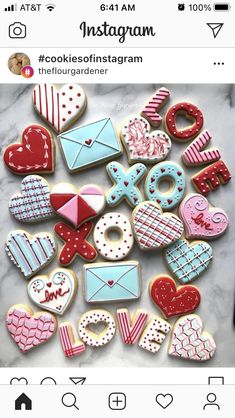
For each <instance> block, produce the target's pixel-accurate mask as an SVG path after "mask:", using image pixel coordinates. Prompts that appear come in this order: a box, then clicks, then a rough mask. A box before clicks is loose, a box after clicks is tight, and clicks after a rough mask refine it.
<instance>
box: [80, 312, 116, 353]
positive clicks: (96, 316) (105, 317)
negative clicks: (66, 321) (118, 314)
mask: <svg viewBox="0 0 235 418" xmlns="http://www.w3.org/2000/svg"><path fill="white" fill-rule="evenodd" d="M98 323H103V324H105V329H104V330H103V331H102V332H100V333H99V334H96V333H95V332H93V331H91V330H90V329H89V325H91V324H98ZM78 331H79V335H80V338H81V339H82V341H84V343H85V344H87V345H89V346H91V347H101V346H103V345H106V344H108V343H109V342H110V341H111V340H112V338H113V337H114V335H115V332H116V324H115V320H114V318H113V316H112V315H111V314H110V313H109V312H108V311H105V310H104V309H94V310H92V311H88V312H86V313H85V314H83V315H82V316H81V318H80V321H79V324H78Z"/></svg>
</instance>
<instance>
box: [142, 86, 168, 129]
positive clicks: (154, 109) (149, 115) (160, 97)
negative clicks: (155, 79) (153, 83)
mask: <svg viewBox="0 0 235 418" xmlns="http://www.w3.org/2000/svg"><path fill="white" fill-rule="evenodd" d="M169 98H170V92H169V90H168V89H166V87H161V88H160V89H159V90H157V91H156V93H155V94H154V96H153V97H152V98H151V99H150V100H149V102H148V103H147V104H146V106H145V108H144V109H143V110H142V112H141V115H142V116H143V117H144V118H145V119H147V120H148V121H149V123H150V125H152V126H153V127H154V128H157V127H158V126H159V125H160V124H161V123H162V117H161V116H160V115H159V114H158V112H159V110H161V109H162V107H163V106H164V105H165V104H166V102H167V101H168V100H169Z"/></svg>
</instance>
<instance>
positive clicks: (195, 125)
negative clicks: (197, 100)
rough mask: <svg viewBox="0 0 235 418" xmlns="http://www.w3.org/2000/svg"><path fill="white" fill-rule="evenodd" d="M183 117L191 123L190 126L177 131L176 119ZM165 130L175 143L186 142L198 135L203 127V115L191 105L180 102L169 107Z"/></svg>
mask: <svg viewBox="0 0 235 418" xmlns="http://www.w3.org/2000/svg"><path fill="white" fill-rule="evenodd" d="M178 115H183V116H184V117H185V118H186V119H188V120H190V121H191V122H192V125H190V126H188V127H186V128H183V129H178V128H177V125H176V118H177V116H178ZM165 121H166V128H167V131H168V133H169V134H170V135H171V136H172V137H173V138H174V139H176V140H177V141H181V142H187V141H189V140H190V139H192V138H194V137H195V136H196V135H198V134H199V132H200V131H201V129H202V127H203V121H204V120H203V114H202V112H201V110H200V109H199V108H198V107H197V106H195V105H194V104H192V103H186V102H180V103H177V104H176V105H174V106H172V107H170V109H169V110H168V112H167V114H166V120H165Z"/></svg>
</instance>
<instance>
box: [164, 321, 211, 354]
mask: <svg viewBox="0 0 235 418" xmlns="http://www.w3.org/2000/svg"><path fill="white" fill-rule="evenodd" d="M202 331H203V324H202V321H201V318H200V317H199V316H198V315H192V314H191V315H186V316H183V317H181V318H179V319H178V320H177V321H176V323H175V326H174V329H173V335H172V340H171V343H170V346H169V351H168V353H169V354H170V355H171V356H174V357H179V358H184V359H188V360H196V361H206V360H210V359H211V358H212V357H213V355H214V354H215V351H216V345H215V341H214V339H213V337H212V336H211V335H210V334H208V333H206V332H204V333H203V332H202Z"/></svg>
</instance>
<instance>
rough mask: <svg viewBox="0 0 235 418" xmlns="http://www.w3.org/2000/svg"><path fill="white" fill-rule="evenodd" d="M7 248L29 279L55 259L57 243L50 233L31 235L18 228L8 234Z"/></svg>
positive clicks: (12, 259)
mask: <svg viewBox="0 0 235 418" xmlns="http://www.w3.org/2000/svg"><path fill="white" fill-rule="evenodd" d="M5 250H6V253H7V255H8V256H9V258H10V259H11V261H12V262H13V263H14V264H15V265H16V267H18V269H19V270H20V271H21V273H22V274H23V276H24V278H25V279H29V278H30V277H31V276H33V275H34V274H36V273H38V272H39V271H40V270H42V269H43V268H44V267H45V266H46V265H47V264H49V263H50V262H51V261H52V260H53V258H54V257H55V254H56V243H55V241H54V239H53V237H52V235H51V234H48V233H40V234H36V235H33V236H31V235H29V234H28V233H27V232H25V231H21V230H16V231H12V232H11V233H10V234H9V235H8V238H7V242H6V245H5Z"/></svg>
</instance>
